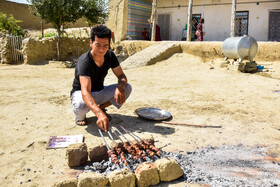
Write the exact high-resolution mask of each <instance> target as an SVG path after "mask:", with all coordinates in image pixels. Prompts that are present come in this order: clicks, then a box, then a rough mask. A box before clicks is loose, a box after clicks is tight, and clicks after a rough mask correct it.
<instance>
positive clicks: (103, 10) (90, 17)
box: [83, 0, 108, 27]
mask: <svg viewBox="0 0 280 187" xmlns="http://www.w3.org/2000/svg"><path fill="white" fill-rule="evenodd" d="M107 7H108V6H107V1H106V0H87V1H84V4H83V16H84V17H85V18H86V23H87V24H88V26H89V27H92V26H93V25H95V24H104V23H105V19H106V18H107V17H108V10H107Z"/></svg>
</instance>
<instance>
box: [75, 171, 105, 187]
mask: <svg viewBox="0 0 280 187" xmlns="http://www.w3.org/2000/svg"><path fill="white" fill-rule="evenodd" d="M108 182H109V180H108V178H106V177H105V176H104V175H103V174H101V173H95V172H90V173H81V174H80V175H79V179H78V187H105V186H106V185H108Z"/></svg>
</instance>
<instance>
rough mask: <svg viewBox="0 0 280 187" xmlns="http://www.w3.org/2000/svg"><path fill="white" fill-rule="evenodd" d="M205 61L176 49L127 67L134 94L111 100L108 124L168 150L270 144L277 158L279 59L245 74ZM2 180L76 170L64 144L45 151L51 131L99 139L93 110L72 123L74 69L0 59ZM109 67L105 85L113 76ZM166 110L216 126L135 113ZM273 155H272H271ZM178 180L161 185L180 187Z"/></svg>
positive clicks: (36, 179) (20, 181) (45, 179)
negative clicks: (83, 121)
mask: <svg viewBox="0 0 280 187" xmlns="http://www.w3.org/2000/svg"><path fill="white" fill-rule="evenodd" d="M212 62H213V63H212V66H213V67H214V69H210V66H211V64H210V63H203V62H202V61H201V59H200V58H199V57H195V56H192V55H189V54H184V53H179V54H175V55H173V56H172V57H170V58H169V59H167V60H164V61H161V62H158V63H157V64H155V65H151V66H146V67H140V68H135V69H128V70H126V71H125V73H126V75H127V77H128V80H129V83H130V84H131V85H132V87H133V92H132V95H131V97H130V98H129V99H128V100H127V102H126V103H125V104H124V106H123V107H122V108H121V109H120V110H117V109H115V108H113V107H109V110H108V112H109V113H110V114H111V115H112V117H113V120H112V121H111V124H112V125H119V124H122V125H124V126H125V127H127V128H128V129H129V130H131V131H133V132H136V133H139V130H140V131H141V133H142V134H141V133H139V134H138V135H139V136H141V135H143V134H152V135H153V136H154V139H155V140H156V142H155V145H156V146H164V145H166V144H168V143H170V144H169V145H168V146H166V147H165V148H164V150H165V151H171V152H176V151H180V150H181V151H189V150H195V149H197V148H203V147H206V146H208V145H211V146H214V147H215V146H217V147H219V146H222V145H224V144H227V145H239V144H243V145H246V146H257V145H264V146H269V147H270V149H269V150H270V151H269V152H268V155H273V156H274V157H278V158H279V157H280V151H279V150H280V148H279V147H280V124H279V121H280V115H279V111H280V104H279V103H280V97H279V96H280V95H279V94H280V92H277V90H280V61H278V62H257V63H258V64H261V65H264V66H265V67H267V68H272V69H270V70H274V71H275V72H269V73H266V74H264V73H262V75H263V76H261V74H260V73H255V74H248V73H240V72H236V71H230V70H227V69H226V68H221V67H220V63H221V59H216V60H212ZM0 72H1V73H0V85H1V86H0V88H1V89H0V108H1V113H0V121H1V129H0V134H1V144H0V159H1V162H0V169H1V172H0V181H1V182H0V183H2V184H1V186H50V185H51V184H52V183H53V182H54V181H56V180H58V179H60V178H65V177H75V176H76V175H77V174H78V173H79V172H80V171H77V170H73V169H70V168H69V167H68V166H67V160H66V156H65V152H66V149H56V150H54V149H52V150H46V148H45V147H46V142H47V140H48V138H49V136H52V135H76V134H83V135H84V136H85V142H86V143H94V141H95V140H97V139H99V138H100V137H99V135H98V132H97V127H96V125H95V122H96V117H95V116H94V114H92V113H89V114H88V116H87V117H88V119H89V120H88V122H89V124H88V126H85V127H81V126H76V125H75V121H74V114H73V113H72V109H71V102H70V98H69V92H70V90H71V85H72V81H73V75H74V69H73V68H72V69H71V68H62V67H60V66H56V65H54V64H47V65H36V66H35V65H34V66H33V65H17V66H5V65H1V66H0ZM116 81H117V80H116V78H115V77H114V76H113V74H112V72H110V73H109V75H108V77H107V79H106V84H110V83H116ZM147 106H150V107H158V108H161V109H165V110H167V111H169V112H170V113H171V114H172V116H173V118H172V120H171V121H172V122H178V123H188V124H198V125H220V126H222V128H196V127H187V126H175V125H167V124H164V123H161V122H154V121H145V120H143V119H140V118H138V117H137V116H136V115H135V114H134V110H135V109H137V108H139V107H147ZM276 159H277V158H276ZM184 185H186V184H184V183H183V182H176V181H174V182H170V183H161V184H159V185H158V186H184Z"/></svg>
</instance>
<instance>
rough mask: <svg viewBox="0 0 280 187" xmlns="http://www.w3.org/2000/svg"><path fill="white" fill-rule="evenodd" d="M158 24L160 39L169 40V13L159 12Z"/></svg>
mask: <svg viewBox="0 0 280 187" xmlns="http://www.w3.org/2000/svg"><path fill="white" fill-rule="evenodd" d="M158 26H159V27H160V36H161V40H169V29H170V14H159V15H158Z"/></svg>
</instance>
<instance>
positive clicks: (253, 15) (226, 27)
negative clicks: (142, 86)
mask: <svg viewBox="0 0 280 187" xmlns="http://www.w3.org/2000/svg"><path fill="white" fill-rule="evenodd" d="M241 2H256V0H251V1H250V0H239V1H238V3H241ZM213 3H217V4H218V3H230V4H227V5H210V6H209V5H208V6H204V18H205V24H204V27H203V28H204V31H205V33H206V35H205V36H204V40H205V41H223V40H225V39H226V38H228V37H230V24H231V0H223V1H221V0H206V1H205V4H213ZM187 4H188V1H187V0H184V1H183V0H177V1H176V0H158V5H157V6H158V7H159V8H158V12H157V14H170V22H171V23H170V31H169V32H170V36H169V39H170V40H174V41H179V40H181V37H182V30H183V29H184V27H185V24H186V23H187V12H188V8H187V7H186V6H187ZM178 5H180V8H179V7H178ZM163 7H164V8H163ZM271 9H280V0H279V2H269V3H262V2H261V1H260V4H259V5H257V4H256V3H250V4H237V7H236V10H237V11H249V25H248V34H249V35H250V36H253V37H254V38H255V39H256V40H257V41H267V39H268V20H269V10H271ZM202 10H203V7H202V6H201V1H200V0H194V1H193V14H199V13H201V14H202V13H203V12H202Z"/></svg>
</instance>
